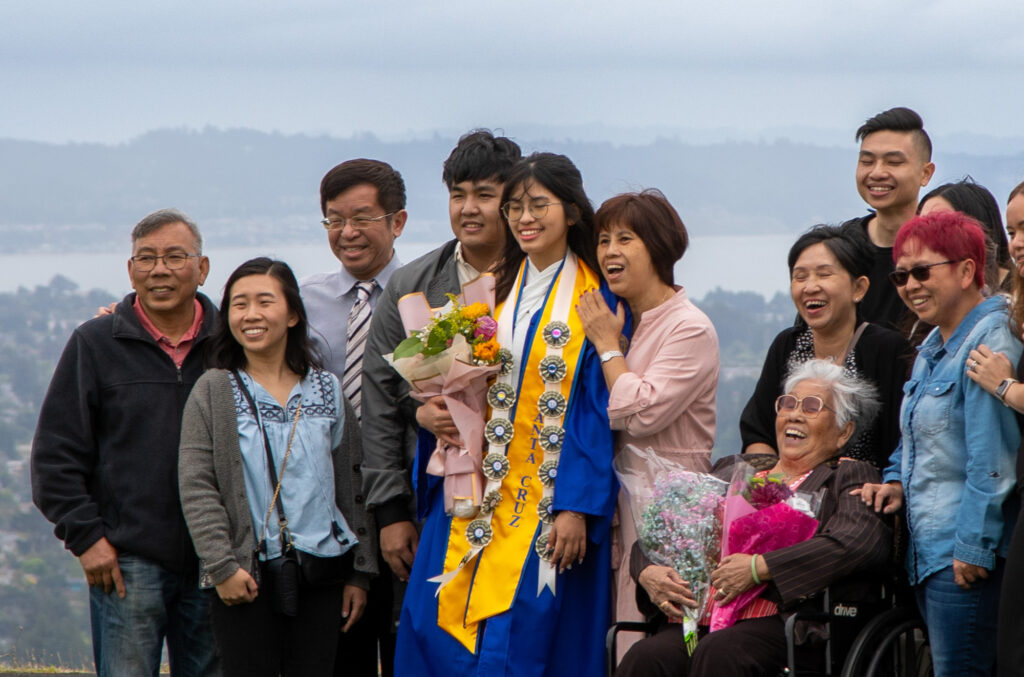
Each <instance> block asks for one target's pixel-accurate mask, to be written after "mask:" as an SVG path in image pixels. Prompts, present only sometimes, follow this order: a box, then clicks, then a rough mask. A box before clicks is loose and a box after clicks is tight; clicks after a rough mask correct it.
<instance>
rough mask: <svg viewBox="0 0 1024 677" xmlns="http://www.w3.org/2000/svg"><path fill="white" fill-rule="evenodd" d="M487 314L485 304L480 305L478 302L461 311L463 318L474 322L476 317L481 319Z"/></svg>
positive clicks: (488, 310)
mask: <svg viewBox="0 0 1024 677" xmlns="http://www.w3.org/2000/svg"><path fill="white" fill-rule="evenodd" d="M488 312H490V308H488V307H487V304H486V303H480V302H479V301H477V302H476V303H471V304H469V305H468V306H466V307H464V308H463V309H462V315H463V317H465V318H467V319H470V320H475V319H476V318H478V317H483V316H484V315H486V314H487V313H488Z"/></svg>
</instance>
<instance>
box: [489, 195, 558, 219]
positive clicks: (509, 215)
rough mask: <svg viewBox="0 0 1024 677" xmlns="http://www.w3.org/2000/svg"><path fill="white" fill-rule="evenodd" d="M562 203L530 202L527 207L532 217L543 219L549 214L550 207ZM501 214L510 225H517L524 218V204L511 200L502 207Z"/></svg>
mask: <svg viewBox="0 0 1024 677" xmlns="http://www.w3.org/2000/svg"><path fill="white" fill-rule="evenodd" d="M560 204H562V203H561V202H540V203H536V202H529V203H527V205H526V209H527V210H529V212H530V216H532V217H533V218H535V219H543V218H544V215H545V214H547V213H548V207H550V206H551V205H560ZM501 213H502V214H504V215H505V218H506V219H508V221H509V223H516V222H518V221H519V220H520V219H521V218H523V203H522V202H519V201H517V200H509V201H508V202H506V203H505V204H503V205H501Z"/></svg>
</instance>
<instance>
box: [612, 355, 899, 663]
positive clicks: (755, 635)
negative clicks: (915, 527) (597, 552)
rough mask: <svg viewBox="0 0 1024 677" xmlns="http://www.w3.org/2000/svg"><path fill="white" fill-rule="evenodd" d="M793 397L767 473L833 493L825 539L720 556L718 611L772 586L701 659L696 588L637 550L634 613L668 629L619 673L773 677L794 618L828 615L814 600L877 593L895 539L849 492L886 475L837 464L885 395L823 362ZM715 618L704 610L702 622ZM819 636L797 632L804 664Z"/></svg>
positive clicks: (713, 637) (781, 401)
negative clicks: (811, 609)
mask: <svg viewBox="0 0 1024 677" xmlns="http://www.w3.org/2000/svg"><path fill="white" fill-rule="evenodd" d="M784 390H785V394H783V395H781V396H780V397H779V398H778V400H777V401H776V404H775V408H776V412H777V415H776V419H775V432H776V437H777V440H778V449H779V456H778V460H777V461H776V462H775V463H774V464H773V465H771V468H770V470H769V471H767V472H768V473H770V474H773V475H781V476H782V477H783V479H784V481H785V482H786V483H788V484H789V486H790V488H791V489H793V490H799V491H800V492H806V493H814V492H818V491H819V490H821V489H824V492H822V503H821V508H820V513H819V522H820V526H819V527H818V530H817V532H816V533H815V535H814V536H812V537H811V538H810V539H809V540H806V541H804V542H802V543H798V544H796V545H792V546H789V547H785V548H780V549H778V550H774V551H771V552H767V553H764V554H760V555H751V554H746V553H733V554H731V555H729V556H727V557H725V558H723V559H722V561H721V562H720V563H719V566H718V568H717V569H715V571H714V572H713V573H712V576H711V582H712V585H713V586H714V589H715V590H716V591H717V592H716V594H715V595H714V598H715V599H716V600H717V601H718V602H719V603H721V604H727V603H729V602H730V601H732V600H733V599H735V598H736V597H737V596H738V595H740V594H741V593H743V592H744V591H746V590H748V589H750V588H751V587H753V586H755V585H756V584H760V583H767V587H766V588H765V591H764V592H763V593H761V596H760V597H758V598H757V599H755V600H754V601H753V602H751V603H750V604H749V605H747V606H746V607H745V608H744V611H743V612H741V614H740V616H739V620H738V621H737V622H736V623H735V624H733V625H731V626H729V627H726V628H724V629H721V630H717V631H715V632H711V633H707V634H705V635H703V636H702V637H701V639H700V641H699V643H698V644H697V648H696V650H695V651H694V652H693V655H692V656H690V655H689V654H688V652H687V650H686V647H685V642H684V639H683V633H682V632H681V629H680V626H679V621H680V619H681V617H682V615H683V607H684V606H686V607H690V608H696V606H697V602H696V601H695V599H694V595H693V593H692V591H691V589H690V586H689V584H688V583H687V582H686V581H684V580H682V579H681V578H680V576H679V575H678V574H677V573H676V572H675V570H673V569H671V568H670V567H663V566H657V565H654V564H652V563H651V562H650V561H648V560H647V559H646V558H645V557H644V555H643V553H642V552H641V551H640V549H639V547H634V549H633V555H632V561H631V567H630V568H631V572H632V573H633V575H634V577H635V578H636V579H637V582H638V583H639V584H640V585H639V586H638V587H637V604H638V605H639V607H640V609H641V611H643V612H644V613H645V615H647V616H648V617H649V618H651V619H652V620H654V619H656V620H657V621H658V622H659V628H660V629H659V631H658V632H657V633H656V634H655V635H653V636H651V637H648V638H647V639H644V640H642V641H640V642H638V643H637V644H635V645H634V646H633V648H632V649H631V650H630V651H629V652H628V653H627V654H626V656H625V657H624V658H623V661H622V663H621V664H620V665H619V667H618V669H617V670H616V672H615V674H616V675H620V676H625V677H630V676H634V675H644V676H645V677H650V676H657V675H666V676H672V677H679V676H680V675H691V676H697V675H775V674H777V673H778V672H779V670H780V669H781V668H783V667H784V666H785V665H786V662H787V649H786V639H785V635H784V625H785V619H786V617H787V616H789V615H790V614H791V613H792V612H794V611H795V610H797V609H800V608H802V607H806V606H807V605H816V606H817V607H818V608H820V602H817V601H816V600H815V597H816V596H817V595H818V594H819V593H821V592H823V591H824V590H825V588H826V587H829V586H837V585H841V586H843V587H844V588H845V589H847V590H852V591H855V592H856V591H862V593H863V594H864V595H865V596H870V595H871V594H872V592H873V591H874V590H876V589H877V587H878V585H877V583H876V582H875V581H877V579H878V576H879V572H880V571H881V570H882V569H884V567H885V565H886V564H887V563H888V561H889V558H890V549H891V540H892V532H891V529H890V527H889V525H888V522H886V521H885V519H884V518H883V517H882V516H880V515H878V514H876V513H875V512H874V511H873V510H871V509H870V508H869V507H868V506H866V505H864V503H863V502H862V501H861V500H860V498H859V497H857V496H852V495H851V494H850V492H851V491H852V490H853V489H857V488H860V487H861V486H862V485H863V484H865V483H866V482H877V481H878V471H877V470H875V469H874V468H873V467H872V466H871V465H869V464H868V463H864V462H861V461H854V460H850V459H843V458H840V450H841V449H842V448H843V445H844V444H845V443H846V441H847V440H849V439H850V437H851V435H852V434H853V432H854V430H855V429H856V428H863V427H866V426H870V424H871V420H872V418H873V417H874V416H875V415H876V414H877V412H878V406H879V405H878V399H877V396H876V390H875V388H874V386H873V385H871V384H869V383H867V382H866V381H863V380H861V379H859V378H857V377H854V376H850V375H848V374H847V373H845V372H844V370H843V369H842V368H841V367H839V366H836V365H835V364H833V363H832V362H830V361H825V360H811V361H809V362H805V363H803V364H801V365H799V366H797V367H795V368H794V371H793V373H792V374H791V375H790V376H789V378H788V379H787V380H786V383H785V389H784ZM739 458H740V457H736V456H734V457H729V458H726V459H722V460H721V461H720V462H719V463H718V464H716V467H715V474H717V475H719V476H722V477H726V478H728V477H729V476H730V470H731V466H732V465H733V464H735V463H736V462H737V460H738V459H739ZM708 618H709V614H707V613H706V614H705V615H704V619H703V622H704V623H705V624H706V622H707V619H708ZM821 634H822V633H819V632H815V628H814V627H812V626H808V625H806V624H805V625H804V626H803V627H802V628H800V629H799V630H798V633H797V635H798V637H799V638H800V640H802V641H801V642H800V643H799V645H798V646H797V649H796V658H797V660H798V662H800V663H801V664H802V665H809V666H815V665H821V664H822V663H823V661H824V652H823V650H822V648H821V643H820V636H821Z"/></svg>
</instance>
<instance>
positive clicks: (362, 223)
mask: <svg viewBox="0 0 1024 677" xmlns="http://www.w3.org/2000/svg"><path fill="white" fill-rule="evenodd" d="M396 213H397V212H388V213H387V214H381V215H380V216H353V217H351V218H348V219H346V218H345V217H344V216H333V217H331V218H329V219H320V225H322V226H323V227H324V228H325V229H327V230H341V229H342V228H344V227H345V224H348V225H350V226H352V229H353V230H366V229H367V228H369V227H370V226H372V225H373V224H374V223H376V222H377V221H383V220H384V219H386V218H388V217H391V216H394V215H395V214H396Z"/></svg>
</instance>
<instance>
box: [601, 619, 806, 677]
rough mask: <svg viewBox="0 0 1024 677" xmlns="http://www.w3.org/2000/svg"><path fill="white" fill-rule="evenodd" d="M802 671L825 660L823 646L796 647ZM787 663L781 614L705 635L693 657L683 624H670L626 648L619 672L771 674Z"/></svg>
mask: <svg viewBox="0 0 1024 677" xmlns="http://www.w3.org/2000/svg"><path fill="white" fill-rule="evenodd" d="M796 659H797V665H799V666H800V667H801V669H802V670H807V669H815V668H820V666H821V665H822V664H823V662H824V661H823V656H822V650H821V647H820V646H817V647H816V646H797V648H796ZM785 665H786V636H785V626H784V624H783V622H782V618H781V617H780V616H778V615H775V616H769V617H767V618H753V619H750V620H746V621H739V622H738V623H736V625H733V626H732V627H729V628H725V629H722V630H718V631H716V632H712V633H708V634H706V635H702V636H701V638H700V642H698V644H697V649H696V651H694V652H693V656H692V657H691V656H689V655H687V653H686V643H685V642H684V641H683V630H682V626H680V625H679V624H678V623H674V624H673V623H670V624H666V625H665V626H664V627H662V629H661V630H660V631H659V632H658V633H657V634H655V635H654V636H652V637H648V638H647V639H644V640H641V641H639V642H637V643H636V644H634V645H633V647H632V648H631V649H630V650H629V652H627V653H626V655H625V656H624V657H623V659H622V663H620V664H619V667H618V669H616V671H615V675H616V677H720V676H721V675H730V676H733V675H737V676H738V675H750V677H761V676H762V675H773V674H775V673H776V672H777V671H778V670H780V669H782V668H783V667H785Z"/></svg>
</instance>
